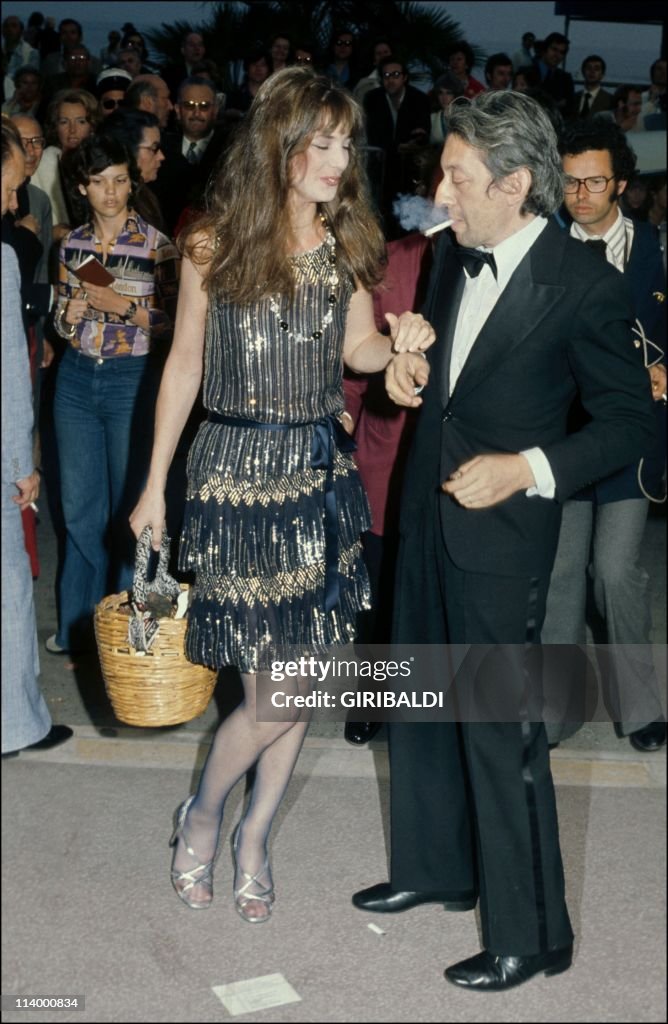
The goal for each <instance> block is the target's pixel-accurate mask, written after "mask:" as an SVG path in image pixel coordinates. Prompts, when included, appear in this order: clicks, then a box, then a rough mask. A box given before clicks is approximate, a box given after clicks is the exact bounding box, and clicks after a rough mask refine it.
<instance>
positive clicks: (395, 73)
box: [383, 71, 404, 78]
mask: <svg viewBox="0 0 668 1024" xmlns="http://www.w3.org/2000/svg"><path fill="white" fill-rule="evenodd" d="M403 77H404V73H403V71H383V78H403Z"/></svg>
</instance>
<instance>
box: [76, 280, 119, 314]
mask: <svg viewBox="0 0 668 1024" xmlns="http://www.w3.org/2000/svg"><path fill="white" fill-rule="evenodd" d="M84 294H86V295H88V305H89V306H90V307H91V309H96V310H97V311H98V312H99V313H115V314H116V316H120V315H121V314H122V313H125V311H126V309H127V308H128V306H129V305H130V299H129V298H128V297H127V295H119V294H118V292H116V291H114V289H113V287H112V286H111V285H106V286H103V285H100V284H87V285H86V289H85V292H84Z"/></svg>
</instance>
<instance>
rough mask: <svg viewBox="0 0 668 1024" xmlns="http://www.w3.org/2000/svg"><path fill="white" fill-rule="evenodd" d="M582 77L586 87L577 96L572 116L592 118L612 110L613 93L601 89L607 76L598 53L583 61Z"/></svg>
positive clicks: (603, 63) (604, 65) (603, 62)
mask: <svg viewBox="0 0 668 1024" xmlns="http://www.w3.org/2000/svg"><path fill="white" fill-rule="evenodd" d="M581 70H582V77H583V78H584V83H585V87H584V89H583V90H582V91H581V92H577V93H576V94H575V99H574V102H573V107H572V109H571V116H573V117H592V116H593V115H594V114H600V113H601V112H602V111H604V110H612V106H613V103H612V93H609V92H608V91H607V90H606V89H603V88H602V87H601V82H602V81H603V78H604V76H605V70H606V64H605V61H604V60H603V58H602V57H599V55H598V54H597V53H592V54H590V55H589V57H585V59H584V60H583V61H582V69H581Z"/></svg>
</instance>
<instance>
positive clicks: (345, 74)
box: [325, 31, 357, 89]
mask: <svg viewBox="0 0 668 1024" xmlns="http://www.w3.org/2000/svg"><path fill="white" fill-rule="evenodd" d="M354 47H355V39H354V36H353V34H352V32H348V31H344V32H335V33H334V41H333V43H332V50H331V53H332V61H331V63H330V64H329V66H328V67H327V70H326V72H325V73H326V74H327V75H328V77H329V78H333V79H334V81H335V82H338V84H339V85H342V86H343V87H344V88H345V89H352V88H353V86H354V85H355V84H356V82H357V75H356V74H355V69H354V62H353V57H354Z"/></svg>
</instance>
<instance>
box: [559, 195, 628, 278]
mask: <svg viewBox="0 0 668 1024" xmlns="http://www.w3.org/2000/svg"><path fill="white" fill-rule="evenodd" d="M571 237H572V238H577V239H578V241H580V242H593V241H594V240H595V239H603V241H604V242H605V245H606V249H605V258H606V259H607V261H608V263H612V265H613V267H614V268H615V269H616V270H619V271H620V272H621V273H622V274H623V273H624V270H625V269H626V264H627V263H628V261H629V254H630V252H631V246H632V245H633V221H632V220H631V218H630V217H624V216H623V215H622V211H621V210H620V209H619V207H617V219H616V220H615V222H614V224H612V225H611V227H609V228H608V230H607V231H606V233H605V234H604V235H590V234H589V233H588V232H587V231H585V229H584V228H583V227H582V226H581V225H580V224H578V223H577V222H576V221H573V223H572V224H571Z"/></svg>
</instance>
